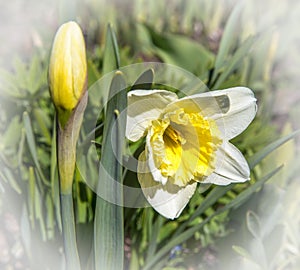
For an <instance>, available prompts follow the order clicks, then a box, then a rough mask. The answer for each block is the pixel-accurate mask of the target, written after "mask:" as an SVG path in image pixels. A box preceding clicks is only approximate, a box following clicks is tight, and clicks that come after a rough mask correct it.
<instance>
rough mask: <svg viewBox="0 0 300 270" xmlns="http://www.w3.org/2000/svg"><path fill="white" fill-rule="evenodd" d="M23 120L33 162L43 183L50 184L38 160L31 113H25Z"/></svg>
mask: <svg viewBox="0 0 300 270" xmlns="http://www.w3.org/2000/svg"><path fill="white" fill-rule="evenodd" d="M23 122H24V128H25V133H26V139H27V143H28V146H29V150H30V153H31V156H32V158H33V162H34V164H35V166H36V168H37V171H38V173H39V176H40V177H41V179H42V181H43V183H44V184H45V185H46V186H50V184H49V181H47V180H46V178H45V176H44V174H43V172H42V170H41V166H40V163H39V160H38V155H37V149H36V144H35V140H34V134H33V131H32V126H31V121H30V118H29V115H28V113H27V112H24V113H23Z"/></svg>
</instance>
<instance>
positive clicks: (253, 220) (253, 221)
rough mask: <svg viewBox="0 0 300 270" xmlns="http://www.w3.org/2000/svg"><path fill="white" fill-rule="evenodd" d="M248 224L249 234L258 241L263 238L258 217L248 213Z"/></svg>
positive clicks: (250, 212)
mask: <svg viewBox="0 0 300 270" xmlns="http://www.w3.org/2000/svg"><path fill="white" fill-rule="evenodd" d="M246 224H247V228H248V230H249V232H250V233H251V234H252V235H253V237H255V238H256V239H260V238H261V230H260V224H259V218H258V216H257V215H256V214H255V213H254V212H252V211H248V212H247V216H246Z"/></svg>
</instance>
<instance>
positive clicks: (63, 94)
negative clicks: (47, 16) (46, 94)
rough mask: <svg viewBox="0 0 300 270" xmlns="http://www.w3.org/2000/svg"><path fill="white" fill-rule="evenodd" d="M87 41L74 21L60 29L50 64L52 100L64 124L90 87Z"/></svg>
mask: <svg viewBox="0 0 300 270" xmlns="http://www.w3.org/2000/svg"><path fill="white" fill-rule="evenodd" d="M86 83H87V63H86V52H85V42H84V37H83V34H82V31H81V29H80V26H79V25H78V24H77V23H76V22H73V21H70V22H67V23H64V24H63V25H61V26H60V28H59V29H58V31H57V33H56V35H55V39H54V41H53V45H52V51H51V56H50V64H49V86H50V94H51V97H52V101H53V103H54V105H55V107H56V109H57V111H58V114H59V115H58V116H59V120H60V122H61V123H62V124H63V125H64V124H65V122H66V121H67V120H68V117H69V116H70V114H71V112H72V110H73V109H74V108H75V107H76V106H77V104H78V103H79V101H80V100H81V98H82V96H83V95H84V93H85V92H86V90H87V85H86Z"/></svg>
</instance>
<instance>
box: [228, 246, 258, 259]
mask: <svg viewBox="0 0 300 270" xmlns="http://www.w3.org/2000/svg"><path fill="white" fill-rule="evenodd" d="M232 249H233V250H234V251H235V252H236V253H238V254H239V255H241V256H242V257H244V258H246V259H248V260H250V261H253V259H252V257H251V255H250V254H249V252H248V251H247V250H246V249H244V248H243V247H240V246H235V245H233V246H232Z"/></svg>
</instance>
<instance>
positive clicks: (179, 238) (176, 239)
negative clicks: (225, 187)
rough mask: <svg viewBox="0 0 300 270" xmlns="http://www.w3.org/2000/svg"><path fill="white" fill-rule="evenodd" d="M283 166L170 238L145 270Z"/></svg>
mask: <svg viewBox="0 0 300 270" xmlns="http://www.w3.org/2000/svg"><path fill="white" fill-rule="evenodd" d="M281 168H282V166H281V167H279V168H276V169H275V170H273V171H272V172H270V173H269V174H268V175H266V176H265V177H263V178H262V179H261V180H259V181H257V182H256V183H255V184H253V185H252V186H251V187H249V188H248V189H246V190H244V191H243V192H242V193H240V194H239V195H238V196H237V197H236V198H235V199H234V200H233V201H231V202H230V203H228V204H227V205H226V206H224V207H223V208H220V209H219V210H218V211H216V212H215V213H214V214H213V215H211V216H209V217H208V218H206V219H205V220H204V221H203V222H201V223H200V224H198V225H195V226H193V227H192V228H190V229H188V230H186V231H185V232H183V233H181V234H180V235H178V236H177V237H174V238H173V239H172V240H170V241H169V242H168V243H167V244H166V245H165V246H163V247H162V248H161V249H160V250H159V251H158V252H157V253H156V254H155V255H154V256H153V257H152V258H151V260H150V261H148V262H147V264H146V265H145V267H144V269H143V270H150V269H151V268H152V267H153V266H155V265H156V263H157V262H158V261H159V260H160V259H161V258H162V257H163V256H164V255H166V254H167V253H168V252H169V251H170V250H171V249H172V248H173V247H174V246H176V245H178V244H181V243H182V242H184V241H186V240H188V239H189V238H190V237H192V236H193V235H194V233H195V232H197V231H199V230H200V229H201V228H202V227H203V226H204V225H205V224H206V223H207V222H209V221H210V220H211V219H212V218H213V217H215V216H217V215H219V214H221V213H223V212H225V211H227V210H229V209H231V208H233V209H234V208H237V207H238V206H240V205H241V204H242V203H244V202H245V201H246V200H247V199H249V197H250V196H251V195H252V194H253V193H254V192H256V190H257V189H259V188H260V187H261V186H262V185H263V184H264V183H265V182H266V181H267V180H269V179H270V178H271V177H272V176H273V175H275V174H276V173H277V172H278V171H279V170H280V169H281Z"/></svg>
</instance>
